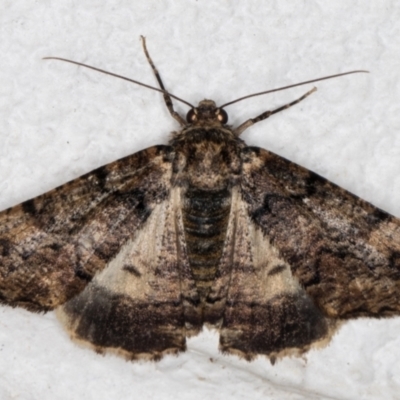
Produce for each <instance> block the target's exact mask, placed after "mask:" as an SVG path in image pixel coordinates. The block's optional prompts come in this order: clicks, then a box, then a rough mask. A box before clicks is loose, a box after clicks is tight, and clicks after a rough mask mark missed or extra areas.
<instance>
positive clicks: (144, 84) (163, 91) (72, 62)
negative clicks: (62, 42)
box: [43, 57, 194, 108]
mask: <svg viewBox="0 0 400 400" xmlns="http://www.w3.org/2000/svg"><path fill="white" fill-rule="evenodd" d="M43 60H59V61H65V62H68V63H71V64H75V65H79V66H81V67H85V68H89V69H93V70H94V71H97V72H101V73H103V74H106V75H111V76H115V77H116V78H120V79H123V80H124V81H128V82H131V83H136V85H140V86H144V87H145V88H147V89H152V90H155V91H157V92H161V93H163V94H164V95H168V96H170V97H172V98H174V99H175V100H177V101H180V102H181V103H184V104H186V105H187V106H189V107H190V108H194V106H193V105H192V104H190V103H189V102H187V101H186V100H183V99H181V98H180V97H178V96H175V95H174V94H172V93H170V92H168V91H167V90H165V89H159V88H156V87H154V86H150V85H147V84H146V83H142V82H139V81H136V80H134V79H130V78H127V77H126V76H122V75H118V74H114V73H113V72H109V71H106V70H104V69H101V68H97V67H92V66H91V65H87V64H83V63H81V62H78V61H73V60H68V59H67V58H61V57H43Z"/></svg>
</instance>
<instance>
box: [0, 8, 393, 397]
mask: <svg viewBox="0 0 400 400" xmlns="http://www.w3.org/2000/svg"><path fill="white" fill-rule="evenodd" d="M96 3H97V5H96ZM399 7H400V6H399V2H398V1H390V0H380V1H379V2H378V1H352V2H349V1H346V0H336V1H334V2H327V1H322V0H320V1H316V0H313V1H312V0H309V1H297V0H296V1H290V2H287V1H268V2H267V1H265V2H264V1H248V0H236V1H233V0H232V1H228V0H226V1H193V0H192V1H184V0H167V1H157V0H146V1H137V0H136V1H132V0H109V1H102V2H100V1H99V2H94V1H90V0H80V1H77V0H57V1H51V0H47V1H36V2H33V1H30V0H15V1H9V0H3V1H2V2H1V3H0V193H1V196H0V209H3V208H6V207H8V206H12V205H14V204H17V203H19V202H21V201H23V200H26V199H28V198H31V197H33V196H36V195H39V194H41V193H43V192H45V191H46V190H48V189H51V188H53V187H55V186H58V185H60V184H62V183H64V182H66V181H68V180H70V179H73V178H75V177H78V176H79V175H81V174H83V173H85V172H88V171H90V170H91V169H93V168H95V167H97V166H100V165H103V164H105V163H108V162H110V161H113V160H115V159H118V158H120V157H122V156H125V155H127V154H131V153H134V152H136V151H138V150H140V149H142V148H144V147H148V146H150V145H154V144H157V143H166V141H167V140H168V133H169V132H170V131H171V130H173V129H176V128H177V126H176V123H175V122H174V120H172V119H171V118H170V116H169V115H168V112H167V111H166V109H165V107H164V105H163V102H162V98H161V96H160V95H159V94H157V93H155V92H151V91H148V90H145V89H143V88H140V87H135V86H134V85H130V84H128V83H125V82H123V81H119V80H117V79H114V78H111V77H106V76H104V75H101V74H96V73H93V72H90V71H88V70H83V69H82V68H77V67H74V66H72V65H68V64H63V63H60V62H55V61H54V62H53V61H52V62H50V61H42V60H41V58H42V57H43V56H49V55H50V56H61V57H67V58H71V59H74V60H79V61H83V62H87V63H90V64H92V65H96V66H99V67H103V68H106V69H108V70H111V71H114V72H116V73H121V74H125V75H128V76H131V77H133V78H135V79H138V80H141V81H144V82H148V83H150V84H154V77H153V76H152V73H151V71H150V69H149V67H148V65H147V64H146V62H145V58H144V56H143V54H142V50H141V46H140V42H139V36H140V35H141V34H143V35H146V36H147V39H148V47H149V50H150V51H151V54H152V56H153V58H154V60H155V62H156V64H157V66H158V67H159V69H160V71H161V73H162V76H163V77H164V80H165V82H166V85H167V88H169V89H170V90H171V91H172V92H173V93H174V94H176V95H178V96H181V97H183V98H185V99H187V100H188V101H190V102H192V103H196V102H198V101H199V100H201V99H203V98H204V97H207V98H212V99H214V100H216V101H217V102H219V103H221V102H226V101H229V100H231V99H233V98H236V97H239V96H242V95H245V94H248V93H252V92H257V91H260V90H265V89H268V88H273V87H277V86H279V85H286V84H289V83H294V82H298V81H301V80H305V79H311V78H316V77H320V76H323V75H326V74H332V73H337V72H342V71H346V70H350V69H358V68H365V69H369V70H370V71H371V74H369V75H354V76H350V77H346V78H342V79H337V80H333V81H327V82H321V83H319V84H318V85H317V86H318V91H317V93H315V94H313V95H312V96H311V97H309V98H308V99H307V100H306V101H304V102H303V103H301V104H300V105H298V106H297V107H295V108H292V109H290V110H287V111H286V112H284V113H281V114H278V115H276V116H274V117H273V118H271V120H268V121H265V122H264V123H260V124H259V125H257V126H255V127H254V128H252V129H250V130H248V131H247V132H246V133H245V134H244V135H243V137H244V138H245V139H246V140H247V142H248V143H250V144H253V145H254V144H256V145H259V146H262V147H265V148H268V149H270V150H272V151H275V152H277V153H278V154H280V155H283V156H284V157H286V158H289V159H291V160H293V161H296V162H297V163H300V164H302V165H304V166H306V167H307V168H309V169H312V170H314V171H316V172H318V173H320V174H322V175H324V176H325V177H327V178H328V179H330V180H332V181H334V182H336V183H338V184H340V185H341V186H343V187H345V188H346V189H348V190H350V191H352V192H354V193H356V194H358V195H359V196H361V197H363V198H364V199H366V200H369V201H370V202H372V203H374V204H376V205H377V206H379V207H381V208H383V209H385V210H387V211H389V212H391V213H393V214H394V215H396V216H398V217H400V132H399V130H400V112H399V111H400V109H399V108H400V106H399V101H400V83H399V81H400V80H399V76H400V58H399V57H400V22H399V21H400V9H399ZM308 89H309V87H303V88H297V89H292V90H290V91H287V92H282V93H279V94H275V95H270V96H266V97H260V98H255V99H253V100H249V101H246V102H243V103H240V104H237V105H235V106H232V107H230V108H229V109H228V111H229V113H230V121H231V122H232V123H233V124H238V123H240V122H241V121H243V120H244V119H246V118H248V117H251V116H255V115H257V114H259V113H260V112H261V111H264V110H266V109H269V108H273V107H276V106H278V105H281V104H284V103H285V102H288V101H289V100H292V99H294V98H297V97H298V96H300V95H301V94H303V93H304V92H305V91H307V90H308ZM177 109H178V110H179V111H182V112H184V113H185V112H186V109H185V107H183V106H182V105H180V104H178V105H177ZM399 360H400V318H397V319H393V320H386V321H375V320H358V321H353V322H351V323H348V324H347V325H346V326H345V327H344V328H343V329H342V330H341V331H340V333H339V334H337V335H336V336H335V337H334V340H333V341H332V343H331V345H330V346H329V347H327V348H326V349H323V350H319V351H312V352H310V353H309V354H308V355H307V356H305V357H304V358H303V359H284V360H283V361H281V362H278V363H277V364H276V365H275V366H271V365H270V364H269V362H268V361H267V360H265V359H263V358H260V359H258V360H257V361H255V362H252V363H247V362H245V361H242V360H239V359H237V358H235V357H227V356H222V355H220V354H218V352H217V336H216V335H215V334H214V333H211V332H206V333H205V334H203V335H201V336H199V337H197V338H195V339H192V340H190V341H189V350H188V352H187V353H186V354H184V355H181V356H179V357H167V358H165V359H163V360H162V361H161V362H159V363H129V362H126V361H124V360H123V359H120V358H117V357H114V356H106V357H102V356H99V355H97V354H95V353H93V352H91V351H89V350H86V349H82V348H79V347H78V346H76V345H75V344H73V343H72V342H71V341H70V340H69V339H68V337H67V335H66V334H65V332H64V331H63V329H62V328H61V327H60V326H59V324H58V322H57V320H56V318H55V316H54V315H53V314H52V313H50V314H47V315H45V316H43V315H34V314H31V313H28V312H26V311H23V310H18V309H10V308H6V307H0V399H2V400H3V399H4V400H8V399H23V400H25V399H72V398H74V399H83V398H85V399H96V400H98V399H99V400H100V399H153V398H154V399H163V400H164V399H165V400H168V399H174V400H178V399H185V400H188V399H205V398H207V399H226V398H230V399H247V398H249V399H266V398H274V399H321V398H329V399H361V398H362V399H382V398H385V399H389V398H400V395H399V394H398V393H400V361H399ZM396 396H397V397H396Z"/></svg>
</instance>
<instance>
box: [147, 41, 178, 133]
mask: <svg viewBox="0 0 400 400" xmlns="http://www.w3.org/2000/svg"><path fill="white" fill-rule="evenodd" d="M141 39H142V45H143V51H144V54H145V55H146V58H147V61H148V62H149V64H150V66H151V69H152V70H153V73H154V75H155V77H156V79H157V82H158V84H159V86H160V89H161V90H164V92H163V97H164V101H165V104H166V106H167V108H168V111H169V113H170V114H171V115H172V117H173V118H175V119H176V120H177V121H178V122H179V124H180V125H181V126H186V121H185V120H184V118H182V117H181V116H180V115H179V114H178V113H177V112H176V111H175V110H174V105H173V104H172V100H171V97H170V95H169V93H168V91H167V90H166V89H165V87H164V83H163V81H162V79H161V76H160V73H159V72H158V70H157V68H156V66H155V65H154V63H153V60H152V59H151V57H150V54H149V52H148V51H147V47H146V38H145V37H144V36H141Z"/></svg>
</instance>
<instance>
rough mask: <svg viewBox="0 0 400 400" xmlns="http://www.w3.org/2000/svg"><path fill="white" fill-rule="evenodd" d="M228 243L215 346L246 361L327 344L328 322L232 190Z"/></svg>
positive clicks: (328, 335)
mask: <svg viewBox="0 0 400 400" xmlns="http://www.w3.org/2000/svg"><path fill="white" fill-rule="evenodd" d="M227 237H228V238H229V240H228V241H227V243H226V248H225V251H224V256H223V258H222V259H221V270H224V271H227V269H228V268H229V267H228V266H227V265H226V263H227V262H229V263H230V268H231V273H230V279H229V285H226V286H225V287H227V288H228V287H229V289H227V293H226V302H225V309H224V311H223V316H222V324H221V329H220V335H221V338H220V348H221V350H222V351H224V352H229V353H234V354H239V355H240V356H243V357H245V358H247V359H252V358H254V357H255V356H256V355H257V354H266V355H268V356H269V357H271V359H275V358H276V357H277V356H281V355H284V354H285V355H286V354H301V353H303V352H304V351H306V350H308V349H309V348H310V346H311V344H312V343H314V342H319V343H321V342H322V341H326V340H325V339H327V338H328V337H330V336H331V334H332V332H333V327H334V326H333V324H332V323H331V322H330V321H328V320H327V319H326V318H325V317H324V316H323V315H322V313H321V312H320V311H319V310H318V309H317V307H316V306H315V304H314V303H313V301H312V299H311V298H310V297H309V296H308V295H307V294H306V293H305V291H304V289H303V288H302V287H301V285H300V284H299V282H298V280H297V279H296V278H295V277H294V276H293V275H292V272H291V269H290V266H289V264H288V263H287V262H286V261H285V260H284V259H283V257H282V256H281V255H280V254H279V251H278V250H277V249H276V247H274V245H273V244H272V243H271V242H270V239H269V237H268V234H265V233H264V232H263V231H262V230H261V229H260V228H258V227H257V226H256V225H255V224H254V222H253V221H252V220H251V218H250V216H249V213H248V207H247V204H246V203H245V202H244V201H243V200H242V198H241V195H240V193H239V191H238V190H237V189H234V190H233V197H232V211H231V220H230V223H229V226H228V235H227Z"/></svg>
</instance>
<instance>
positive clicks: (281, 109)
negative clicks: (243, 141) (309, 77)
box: [233, 87, 317, 136]
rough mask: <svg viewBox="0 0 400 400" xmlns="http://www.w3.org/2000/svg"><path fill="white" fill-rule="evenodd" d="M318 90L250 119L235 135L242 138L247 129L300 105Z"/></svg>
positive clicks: (239, 127) (235, 131) (314, 89)
mask: <svg viewBox="0 0 400 400" xmlns="http://www.w3.org/2000/svg"><path fill="white" fill-rule="evenodd" d="M316 90H317V88H316V87H314V88H312V89H311V90H310V91H309V92H307V93H306V94H304V95H303V96H301V97H300V98H298V99H297V100H294V101H292V102H291V103H289V104H285V105H284V106H282V107H279V108H277V109H275V110H270V111H265V112H263V113H262V114H260V115H259V116H258V117H255V118H250V119H248V120H247V121H245V122H243V124H241V125H239V126H238V127H237V128H236V129H235V130H234V131H233V132H234V133H235V135H236V136H240V135H241V134H242V133H243V132H244V131H245V130H246V129H247V128H250V126H252V125H254V124H256V123H257V122H260V121H263V120H264V119H267V118H268V117H270V116H271V115H273V114H276V113H278V112H280V111H283V110H286V109H288V108H289V107H292V106H294V105H295V104H297V103H300V101H302V100H304V99H305V98H306V97H308V96H309V95H310V94H311V93H314V92H315V91H316Z"/></svg>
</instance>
